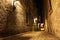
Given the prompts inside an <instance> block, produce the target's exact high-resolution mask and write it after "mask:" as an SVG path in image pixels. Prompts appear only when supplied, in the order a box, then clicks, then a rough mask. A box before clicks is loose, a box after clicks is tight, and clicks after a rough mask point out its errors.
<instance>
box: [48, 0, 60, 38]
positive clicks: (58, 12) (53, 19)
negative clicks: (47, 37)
mask: <svg viewBox="0 0 60 40" xmlns="http://www.w3.org/2000/svg"><path fill="white" fill-rule="evenodd" d="M51 4H52V10H53V12H52V13H51V14H50V12H49V11H48V19H47V26H48V28H47V29H48V32H49V33H51V34H54V35H55V36H56V37H58V38H60V0H51Z"/></svg>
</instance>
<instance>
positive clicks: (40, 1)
mask: <svg viewBox="0 0 60 40" xmlns="http://www.w3.org/2000/svg"><path fill="white" fill-rule="evenodd" d="M34 2H35V4H36V8H37V15H38V19H40V20H39V21H40V22H41V23H44V0H34ZM39 21H38V22H39Z"/></svg>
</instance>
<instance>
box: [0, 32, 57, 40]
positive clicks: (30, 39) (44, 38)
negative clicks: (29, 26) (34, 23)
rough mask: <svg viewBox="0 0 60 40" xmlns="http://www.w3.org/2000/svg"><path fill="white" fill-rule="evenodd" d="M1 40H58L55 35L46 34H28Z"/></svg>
mask: <svg viewBox="0 0 60 40" xmlns="http://www.w3.org/2000/svg"><path fill="white" fill-rule="evenodd" d="M0 40H58V39H57V38H56V37H54V36H53V35H50V34H48V33H46V32H43V31H42V32H27V33H21V34H17V35H13V36H9V37H4V38H0Z"/></svg>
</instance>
